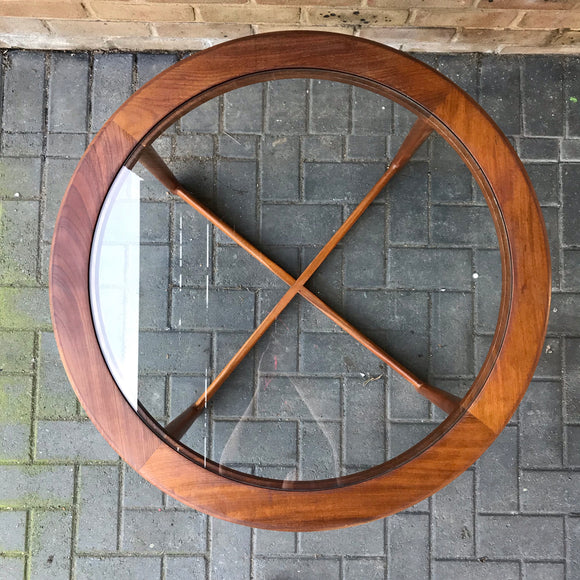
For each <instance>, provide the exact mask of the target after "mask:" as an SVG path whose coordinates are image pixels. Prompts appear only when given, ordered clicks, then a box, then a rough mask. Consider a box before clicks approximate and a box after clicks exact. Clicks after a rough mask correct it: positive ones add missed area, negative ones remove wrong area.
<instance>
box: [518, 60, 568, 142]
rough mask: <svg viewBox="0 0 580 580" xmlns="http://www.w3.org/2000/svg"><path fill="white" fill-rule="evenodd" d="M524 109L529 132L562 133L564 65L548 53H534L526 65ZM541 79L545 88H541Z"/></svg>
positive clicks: (525, 129) (525, 62)
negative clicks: (541, 54)
mask: <svg viewBox="0 0 580 580" xmlns="http://www.w3.org/2000/svg"><path fill="white" fill-rule="evenodd" d="M522 73H523V79H524V84H523V94H522V109H523V121H524V131H525V134H526V135H560V134H561V133H562V123H563V110H562V109H563V107H562V102H563V100H562V66H561V63H560V62H558V61H554V60H553V59H550V58H547V57H545V56H530V57H528V58H526V59H525V60H524V65H523V71H522ZM539 83H541V84H542V90H541V91H538V86H539Z"/></svg>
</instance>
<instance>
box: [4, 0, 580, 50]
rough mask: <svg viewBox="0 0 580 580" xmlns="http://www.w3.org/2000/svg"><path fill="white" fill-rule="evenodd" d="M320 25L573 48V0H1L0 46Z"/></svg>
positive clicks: (136, 40)
mask: <svg viewBox="0 0 580 580" xmlns="http://www.w3.org/2000/svg"><path fill="white" fill-rule="evenodd" d="M297 28H300V29H319V30H330V31H335V32H341V33H343V34H352V35H357V36H361V37H364V38H370V39H372V40H377V41H379V42H383V43H385V44H388V45H391V46H395V47H397V48H402V49H403V50H418V51H433V52H463V51H480V52H503V53H578V52H580V1H579V0H309V2H307V3H306V4H302V3H300V2H299V0H249V1H247V2H243V1H239V0H205V2H191V1H190V0H129V1H118V0H2V2H1V3H0V47H4V48H41V49H119V50H197V49H201V48H205V47H207V46H210V45H212V44H215V43H218V42H221V41H223V40H226V39H231V38H236V37H240V36H247V35H250V34H256V33H260V32H266V31H271V30H283V29H297Z"/></svg>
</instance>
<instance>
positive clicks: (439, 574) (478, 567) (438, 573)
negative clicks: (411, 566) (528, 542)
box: [433, 560, 520, 580]
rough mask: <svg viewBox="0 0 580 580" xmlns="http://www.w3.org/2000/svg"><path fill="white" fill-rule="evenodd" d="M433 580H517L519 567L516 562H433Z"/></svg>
mask: <svg viewBox="0 0 580 580" xmlns="http://www.w3.org/2000/svg"><path fill="white" fill-rule="evenodd" d="M433 578H434V580H445V579H447V578H462V579H464V580H489V579H490V578H502V579H503V580H519V578H520V565H519V563H518V562H487V561H484V562H481V561H480V560H473V561H465V560H464V561H461V560H456V561H452V560H435V561H434V562H433Z"/></svg>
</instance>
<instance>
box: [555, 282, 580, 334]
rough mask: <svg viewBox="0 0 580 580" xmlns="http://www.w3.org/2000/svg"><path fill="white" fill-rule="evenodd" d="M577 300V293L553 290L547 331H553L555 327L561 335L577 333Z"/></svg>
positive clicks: (579, 296)
mask: <svg viewBox="0 0 580 580" xmlns="http://www.w3.org/2000/svg"><path fill="white" fill-rule="evenodd" d="M579 301H580V295H579V294H577V293H571V292H553V293H552V304H551V306H552V310H551V312H550V319H549V320H548V332H550V333H553V332H554V330H555V329H558V332H559V333H560V334H563V335H572V336H574V335H575V334H577V330H578V323H579V316H578V314H577V313H578V312H579V310H578V302H579Z"/></svg>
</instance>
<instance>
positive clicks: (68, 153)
mask: <svg viewBox="0 0 580 580" xmlns="http://www.w3.org/2000/svg"><path fill="white" fill-rule="evenodd" d="M86 144H87V135H86V134H85V133H49V134H48V136H47V144H46V155H47V156H49V157H67V158H68V157H72V158H77V157H78V156H79V155H80V154H82V152H83V151H84V150H85V147H86Z"/></svg>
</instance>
